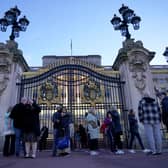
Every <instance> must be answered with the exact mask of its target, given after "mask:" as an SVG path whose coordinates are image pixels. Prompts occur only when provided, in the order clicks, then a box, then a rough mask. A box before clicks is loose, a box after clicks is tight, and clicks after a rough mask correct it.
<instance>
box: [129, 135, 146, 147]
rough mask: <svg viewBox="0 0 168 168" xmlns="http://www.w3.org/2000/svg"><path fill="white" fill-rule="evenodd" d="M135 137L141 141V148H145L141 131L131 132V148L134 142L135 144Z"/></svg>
mask: <svg viewBox="0 0 168 168" xmlns="http://www.w3.org/2000/svg"><path fill="white" fill-rule="evenodd" d="M135 137H136V138H137V139H138V142H139V145H140V146H141V148H142V149H145V148H144V145H143V143H142V140H141V137H140V135H139V132H131V140H130V144H129V149H132V144H133V141H134V138H135Z"/></svg>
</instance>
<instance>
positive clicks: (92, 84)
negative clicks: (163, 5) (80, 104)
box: [82, 80, 104, 103]
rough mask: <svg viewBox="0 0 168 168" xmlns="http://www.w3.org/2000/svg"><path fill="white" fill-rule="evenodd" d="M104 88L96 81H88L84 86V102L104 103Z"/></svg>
mask: <svg viewBox="0 0 168 168" xmlns="http://www.w3.org/2000/svg"><path fill="white" fill-rule="evenodd" d="M102 91H103V87H101V86H100V83H98V82H96V81H94V80H88V82H87V83H86V84H85V85H84V86H83V97H82V99H83V101H84V102H95V103H96V102H102V101H103V99H102V98H103V95H104V94H103V92H102Z"/></svg>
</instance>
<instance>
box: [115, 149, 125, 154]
mask: <svg viewBox="0 0 168 168" xmlns="http://www.w3.org/2000/svg"><path fill="white" fill-rule="evenodd" d="M115 154H116V155H123V154H124V151H123V150H118V151H117V152H115Z"/></svg>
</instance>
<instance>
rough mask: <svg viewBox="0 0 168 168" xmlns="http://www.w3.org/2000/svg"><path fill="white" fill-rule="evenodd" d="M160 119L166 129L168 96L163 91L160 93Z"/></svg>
mask: <svg viewBox="0 0 168 168" xmlns="http://www.w3.org/2000/svg"><path fill="white" fill-rule="evenodd" d="M161 108H162V121H163V124H164V125H165V126H166V129H167V131H168V96H167V95H166V93H165V92H163V93H161Z"/></svg>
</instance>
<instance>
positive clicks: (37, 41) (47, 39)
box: [0, 0, 168, 66]
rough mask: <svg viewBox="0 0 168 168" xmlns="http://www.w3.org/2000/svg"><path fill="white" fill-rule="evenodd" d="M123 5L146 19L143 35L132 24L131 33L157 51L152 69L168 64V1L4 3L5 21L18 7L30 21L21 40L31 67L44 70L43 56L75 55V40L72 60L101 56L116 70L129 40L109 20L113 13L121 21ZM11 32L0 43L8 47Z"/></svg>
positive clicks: (35, 0)
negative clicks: (167, 51)
mask: <svg viewBox="0 0 168 168" xmlns="http://www.w3.org/2000/svg"><path fill="white" fill-rule="evenodd" d="M122 3H124V4H125V5H127V6H129V7H130V8H131V9H133V10H134V11H135V13H136V14H137V15H138V16H140V17H141V19H142V21H141V23H140V29H139V30H138V31H134V30H133V28H132V25H130V26H129V30H130V33H131V35H132V38H134V39H135V40H136V41H137V40H141V41H142V42H143V44H144V47H145V48H147V49H149V50H150V51H155V52H156V55H155V58H154V59H153V60H152V62H151V64H152V65H164V64H167V63H166V61H165V58H164V57H163V55H162V54H163V52H164V50H165V47H166V46H167V45H168V42H167V39H168V22H167V17H168V10H167V7H168V1H167V0H162V1H158V0H3V1H2V2H1V10H0V18H2V17H3V15H4V12H5V11H7V10H8V9H10V8H12V7H14V6H15V5H17V6H18V8H19V9H20V10H21V11H22V13H21V16H23V15H26V16H27V18H28V19H29V21H30V25H29V26H28V28H27V31H26V32H20V37H19V38H17V39H16V41H17V42H18V44H19V48H20V49H21V50H22V51H23V54H24V57H25V59H26V61H27V62H28V64H29V66H41V65H42V60H41V58H42V56H44V55H57V56H64V55H70V54H71V50H70V41H71V39H72V45H73V55H92V54H94V55H95V54H98V55H101V56H102V64H103V65H112V64H113V62H114V60H115V58H116V56H117V53H118V50H119V49H120V48H121V47H122V42H123V41H124V37H122V36H121V34H120V32H119V31H114V29H113V27H112V25H111V23H110V20H111V18H112V17H113V15H114V13H116V14H117V15H118V16H120V14H119V12H118V9H119V8H120V7H121V4H122ZM10 33H11V28H10V27H8V30H7V32H5V33H4V32H0V42H4V43H5V42H6V40H8V38H9V35H10Z"/></svg>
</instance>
